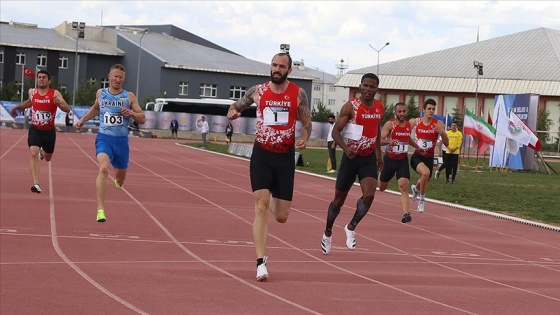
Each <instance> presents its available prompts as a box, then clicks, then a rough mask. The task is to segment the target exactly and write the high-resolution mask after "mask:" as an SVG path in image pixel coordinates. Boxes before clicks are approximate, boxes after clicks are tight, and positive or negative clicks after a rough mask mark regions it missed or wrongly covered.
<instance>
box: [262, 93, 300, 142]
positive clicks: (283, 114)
mask: <svg viewBox="0 0 560 315" xmlns="http://www.w3.org/2000/svg"><path fill="white" fill-rule="evenodd" d="M299 89H300V88H299V86H297V85H296V84H294V83H292V82H290V83H289V84H288V88H287V89H286V91H284V92H283V93H281V94H277V93H274V92H273V91H272V89H270V82H266V83H264V84H261V85H259V86H257V92H258V93H259V100H258V102H257V125H256V134H255V143H257V144H258V145H259V146H260V147H262V148H263V149H265V150H267V151H271V152H277V153H287V152H290V151H292V150H293V148H294V145H295V142H296V141H295V139H296V119H297V106H298V99H299Z"/></svg>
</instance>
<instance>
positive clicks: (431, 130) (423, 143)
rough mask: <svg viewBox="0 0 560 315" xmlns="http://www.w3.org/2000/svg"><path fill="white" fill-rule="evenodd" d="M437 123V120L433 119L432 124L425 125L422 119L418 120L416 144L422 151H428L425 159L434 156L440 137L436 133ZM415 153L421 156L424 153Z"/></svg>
mask: <svg viewBox="0 0 560 315" xmlns="http://www.w3.org/2000/svg"><path fill="white" fill-rule="evenodd" d="M437 122H438V120H437V119H435V118H432V121H431V122H430V124H428V125H425V124H424V122H423V121H422V118H417V119H416V143H418V145H419V146H420V148H421V149H425V150H426V154H424V156H425V157H433V156H434V150H435V147H436V142H437V139H438V136H439V134H438V133H437V132H436V127H437ZM415 152H416V153H419V154H421V152H422V151H420V150H415Z"/></svg>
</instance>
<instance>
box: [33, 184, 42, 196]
mask: <svg viewBox="0 0 560 315" xmlns="http://www.w3.org/2000/svg"><path fill="white" fill-rule="evenodd" d="M31 192H34V193H38V194H40V193H41V186H39V184H33V186H31Z"/></svg>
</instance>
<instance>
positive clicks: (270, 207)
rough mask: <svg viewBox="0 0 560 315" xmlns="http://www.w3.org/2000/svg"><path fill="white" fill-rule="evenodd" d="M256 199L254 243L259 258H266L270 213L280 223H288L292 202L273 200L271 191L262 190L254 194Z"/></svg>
mask: <svg viewBox="0 0 560 315" xmlns="http://www.w3.org/2000/svg"><path fill="white" fill-rule="evenodd" d="M253 196H254V198H255V220H254V221H253V241H254V243H255V251H256V254H257V258H262V257H264V254H265V252H266V243H267V237H268V225H267V219H268V212H269V211H270V212H271V213H272V215H274V218H275V219H276V221H278V222H279V223H286V221H287V220H288V216H289V215H290V209H291V204H292V202H291V201H288V200H281V199H277V198H272V197H271V195H270V191H268V190H267V189H260V190H257V191H255V192H254V193H253Z"/></svg>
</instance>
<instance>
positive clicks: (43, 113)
mask: <svg viewBox="0 0 560 315" xmlns="http://www.w3.org/2000/svg"><path fill="white" fill-rule="evenodd" d="M34 116H35V121H37V122H40V123H42V122H47V121H49V120H50V119H51V117H52V115H51V112H49V111H48V110H38V111H35V113H34Z"/></svg>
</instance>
